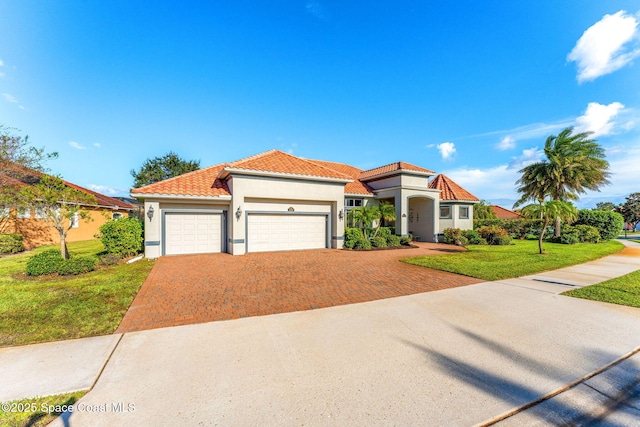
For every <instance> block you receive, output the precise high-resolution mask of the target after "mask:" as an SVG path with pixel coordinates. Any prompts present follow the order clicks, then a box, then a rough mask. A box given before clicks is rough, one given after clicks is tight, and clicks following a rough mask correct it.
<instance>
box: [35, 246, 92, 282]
mask: <svg viewBox="0 0 640 427" xmlns="http://www.w3.org/2000/svg"><path fill="white" fill-rule="evenodd" d="M97 263H98V260H97V259H96V258H94V257H72V258H69V259H63V258H62V255H61V254H60V251H59V250H58V249H47V250H46V251H43V252H40V253H38V254H35V255H33V256H32V257H31V258H29V261H27V268H26V273H27V274H28V275H29V276H42V275H44V274H54V273H57V274H60V275H62V276H71V275H73V276H75V275H78V274H82V273H88V272H89V271H93V270H95V269H96V264H97Z"/></svg>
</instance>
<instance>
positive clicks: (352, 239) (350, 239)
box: [344, 227, 365, 249]
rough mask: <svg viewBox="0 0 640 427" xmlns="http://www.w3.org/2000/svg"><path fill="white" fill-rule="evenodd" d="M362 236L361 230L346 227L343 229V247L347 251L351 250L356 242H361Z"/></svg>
mask: <svg viewBox="0 0 640 427" xmlns="http://www.w3.org/2000/svg"><path fill="white" fill-rule="evenodd" d="M363 240H365V239H364V236H363V235H362V230H360V229H359V228H351V227H347V228H345V229H344V247H345V248H347V249H353V248H355V247H356V245H357V244H358V242H360V241H363Z"/></svg>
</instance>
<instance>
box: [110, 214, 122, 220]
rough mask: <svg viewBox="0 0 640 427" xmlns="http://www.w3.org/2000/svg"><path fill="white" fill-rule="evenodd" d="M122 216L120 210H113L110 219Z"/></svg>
mask: <svg viewBox="0 0 640 427" xmlns="http://www.w3.org/2000/svg"><path fill="white" fill-rule="evenodd" d="M120 218H122V214H121V213H120V212H114V213H112V214H111V219H120Z"/></svg>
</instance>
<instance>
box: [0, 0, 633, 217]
mask: <svg viewBox="0 0 640 427" xmlns="http://www.w3.org/2000/svg"><path fill="white" fill-rule="evenodd" d="M639 56H640V4H639V3H638V2H637V0H636V1H615V0H614V1H607V2H602V1H588V0H579V1H578V0H568V1H562V2H558V1H535V2H534V1H517V2H514V1H493V2H477V1H451V2H417V1H400V2H360V1H352V2H338V1H315V0H307V1H304V0H303V1H269V2H246V1H237V2H209V1H186V2H143V1H135V2H132V1H109V2H105V1H85V2H78V1H62V0H58V1H55V2H42V1H31V0H15V1H14V0H4V1H3V2H1V3H0V94H1V95H0V124H4V125H5V126H10V127H14V128H17V129H19V130H20V131H21V132H20V133H21V134H23V135H24V134H28V135H29V136H30V139H31V141H32V143H33V144H34V145H36V146H44V147H45V148H46V149H47V150H49V151H58V152H59V154H60V156H59V158H58V159H56V160H54V161H51V162H49V163H48V166H49V167H50V169H51V171H52V172H53V173H57V174H60V175H62V176H63V177H64V178H65V179H67V180H69V181H72V182H74V183H77V184H79V185H83V186H86V187H90V188H93V189H96V190H97V191H101V192H103V193H105V194H108V195H127V194H128V191H129V188H130V186H131V184H132V178H131V175H130V173H129V171H130V170H131V169H137V168H139V167H140V166H141V164H142V163H143V161H144V160H145V159H147V158H149V157H156V156H162V155H164V154H166V153H167V152H168V151H170V150H173V151H175V152H176V153H178V155H180V156H181V157H183V158H186V159H190V160H191V159H199V160H200V161H201V166H203V167H205V166H210V165H213V164H217V163H221V162H226V161H233V160H236V159H239V158H242V157H246V156H249V155H253V154H256V153H259V152H262V151H266V150H269V149H272V148H277V149H280V150H283V151H288V152H291V153H293V154H295V155H298V156H301V157H306V158H315V159H322V160H332V161H340V162H344V163H349V164H352V165H354V166H358V167H360V168H363V169H367V168H371V167H375V166H380V165H383V164H387V163H391V162H394V161H398V160H403V161H407V162H410V163H414V164H417V165H420V166H423V167H426V168H429V169H433V170H435V171H436V172H442V173H445V174H447V175H449V176H450V177H451V178H453V179H454V180H456V181H457V182H458V183H459V184H461V185H462V186H464V187H465V188H467V189H468V190H469V191H471V192H472V193H474V194H475V195H476V196H478V197H480V198H483V199H488V200H490V201H492V202H494V203H499V204H503V205H504V206H506V207H510V205H511V204H512V203H513V201H514V200H515V199H516V198H517V196H516V193H515V185H514V182H515V180H516V179H517V178H518V176H519V175H518V173H517V172H518V170H519V169H520V168H521V167H522V166H523V165H526V164H528V163H530V162H533V161H536V160H539V159H540V158H541V155H542V151H541V149H542V147H543V144H544V140H545V139H546V137H547V136H549V135H551V134H557V133H558V132H559V131H560V130H562V129H563V128H564V127H567V126H576V127H577V128H578V129H580V130H590V131H594V132H595V134H594V135H595V137H596V139H597V140H598V141H599V142H600V143H601V144H602V145H603V147H605V148H606V150H607V158H608V160H609V162H610V163H611V171H612V172H613V173H614V175H613V177H612V179H611V181H612V185H611V186H608V187H605V188H604V189H603V191H602V192H601V193H595V194H588V195H586V196H585V197H583V198H582V199H581V201H580V203H579V204H580V205H581V206H586V207H589V206H591V205H594V203H595V201H597V200H600V199H601V198H602V199H604V200H614V201H624V196H625V195H627V194H629V193H631V192H634V191H640V185H639V184H638V182H639V181H640V179H639V178H640V172H639V171H638V170H639V169H640V64H638V62H640V57H639Z"/></svg>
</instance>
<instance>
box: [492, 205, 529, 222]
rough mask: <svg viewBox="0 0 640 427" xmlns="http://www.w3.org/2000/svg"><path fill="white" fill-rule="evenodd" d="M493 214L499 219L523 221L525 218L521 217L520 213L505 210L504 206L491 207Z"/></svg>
mask: <svg viewBox="0 0 640 427" xmlns="http://www.w3.org/2000/svg"><path fill="white" fill-rule="evenodd" d="M490 208H491V212H493V214H494V215H495V216H496V218H498V219H521V218H524V216H522V215H520V214H519V213H518V212H514V211H511V210H509V209H505V208H503V207H502V206H496V205H491V206H490Z"/></svg>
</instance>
